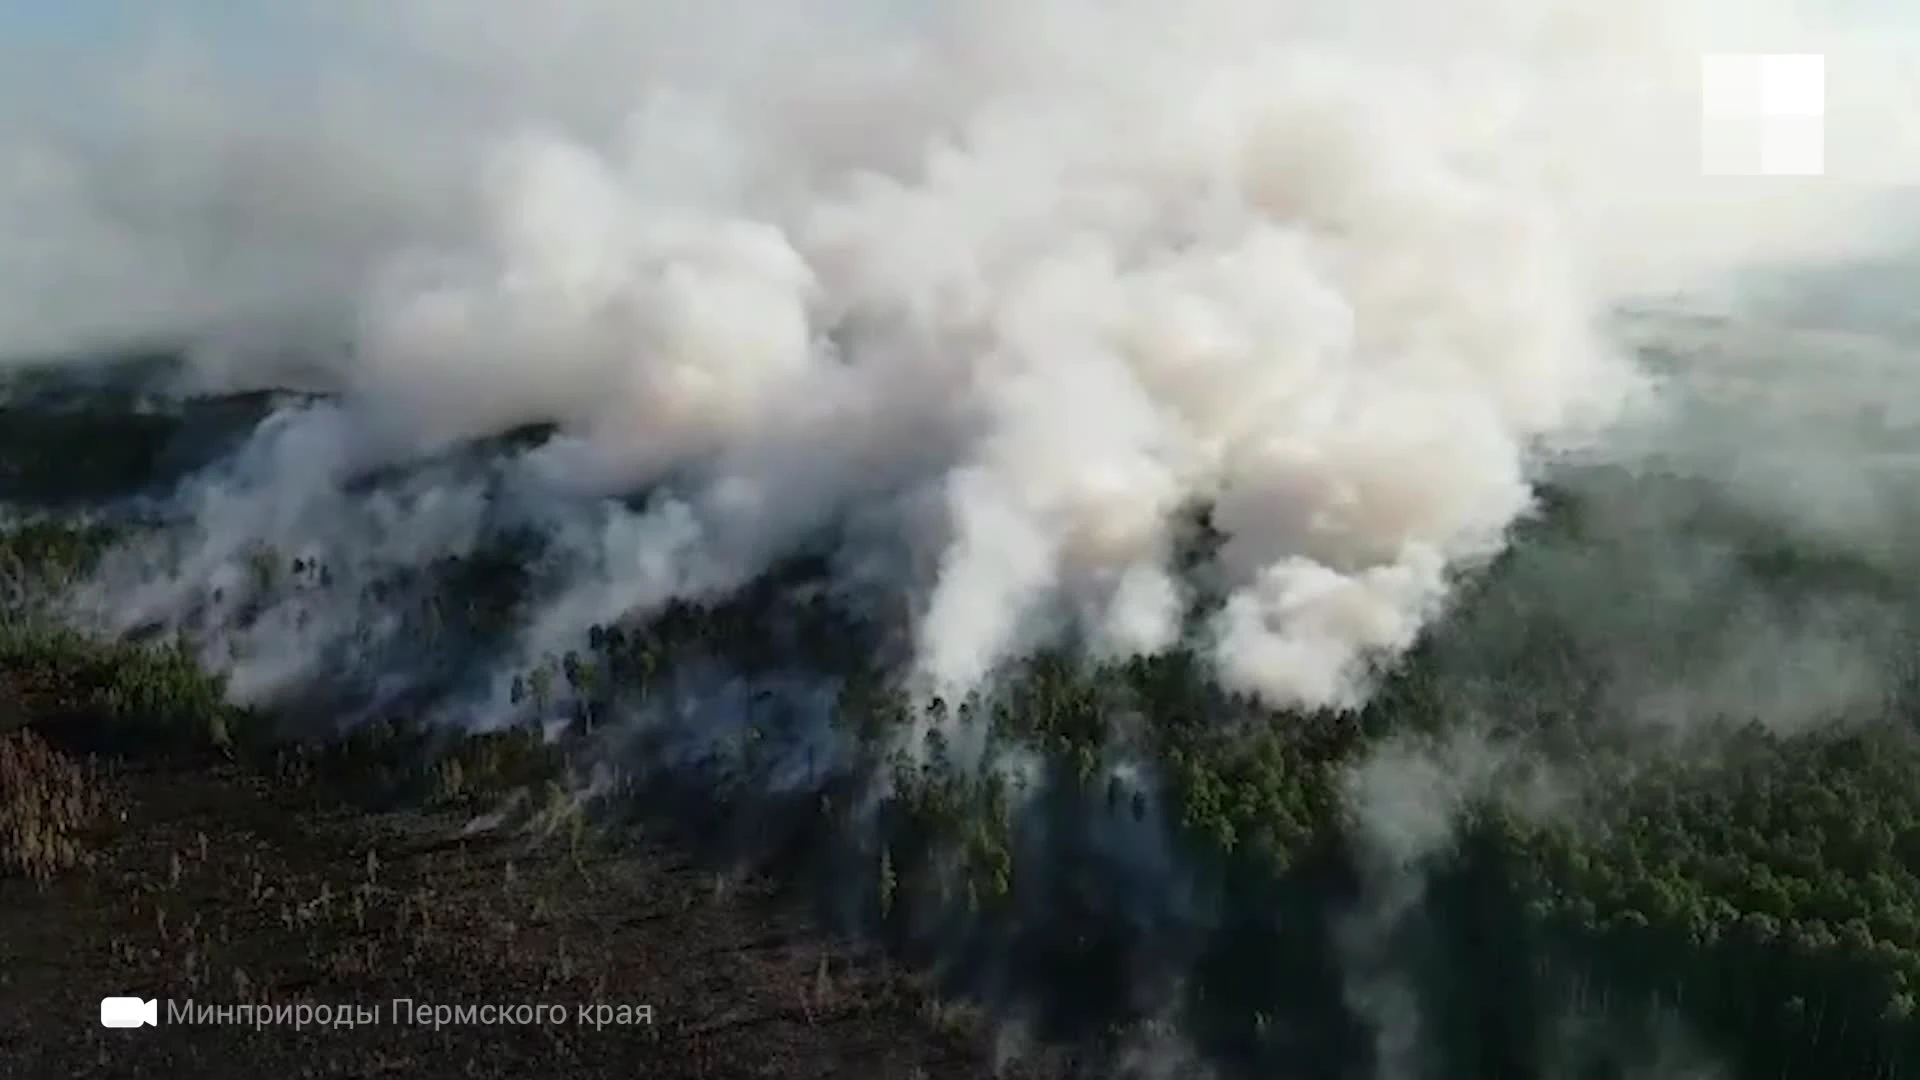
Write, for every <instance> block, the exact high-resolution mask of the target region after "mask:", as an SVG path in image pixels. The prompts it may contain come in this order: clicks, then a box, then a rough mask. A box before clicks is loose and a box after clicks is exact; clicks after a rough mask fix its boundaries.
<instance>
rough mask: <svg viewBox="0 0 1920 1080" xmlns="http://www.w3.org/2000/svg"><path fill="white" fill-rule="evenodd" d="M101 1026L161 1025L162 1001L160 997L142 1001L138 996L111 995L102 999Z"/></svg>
mask: <svg viewBox="0 0 1920 1080" xmlns="http://www.w3.org/2000/svg"><path fill="white" fill-rule="evenodd" d="M100 1026H101V1027H110V1028H137V1027H158V1026H160V1001H159V999H158V998H153V999H150V1000H146V1001H142V1000H141V999H140V998H137V997H110V998H101V999H100Z"/></svg>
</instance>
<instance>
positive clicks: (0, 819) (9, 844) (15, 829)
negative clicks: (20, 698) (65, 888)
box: [0, 728, 102, 881]
mask: <svg viewBox="0 0 1920 1080" xmlns="http://www.w3.org/2000/svg"><path fill="white" fill-rule="evenodd" d="M101 802H102V800H101V795H100V791H99V789H98V787H97V786H96V785H95V784H94V782H93V780H92V778H91V777H90V776H89V775H88V774H87V770H86V769H85V768H83V767H82V766H81V765H80V764H79V763H78V762H76V761H74V760H73V759H72V758H70V757H67V756H66V755H65V754H62V753H60V752H59V751H57V750H55V749H54V748H53V747H51V746H48V745H47V743H46V740H44V739H42V738H40V737H39V736H38V735H36V734H34V733H33V732H32V731H29V730H27V729H25V728H21V729H18V730H15V731H11V732H7V733H6V734H4V735H0V876H6V877H25V878H29V879H32V880H36V881H45V880H47V879H49V878H51V877H53V875H55V874H57V873H59V872H60V871H62V870H65V869H67V868H68V867H71V866H73V865H74V864H75V863H77V862H79V861H80V858H81V854H82V849H81V844H80V832H81V830H82V829H84V828H86V826H87V824H88V823H89V822H91V821H92V820H93V817H94V815H96V814H98V813H99V812H100V809H101Z"/></svg>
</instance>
